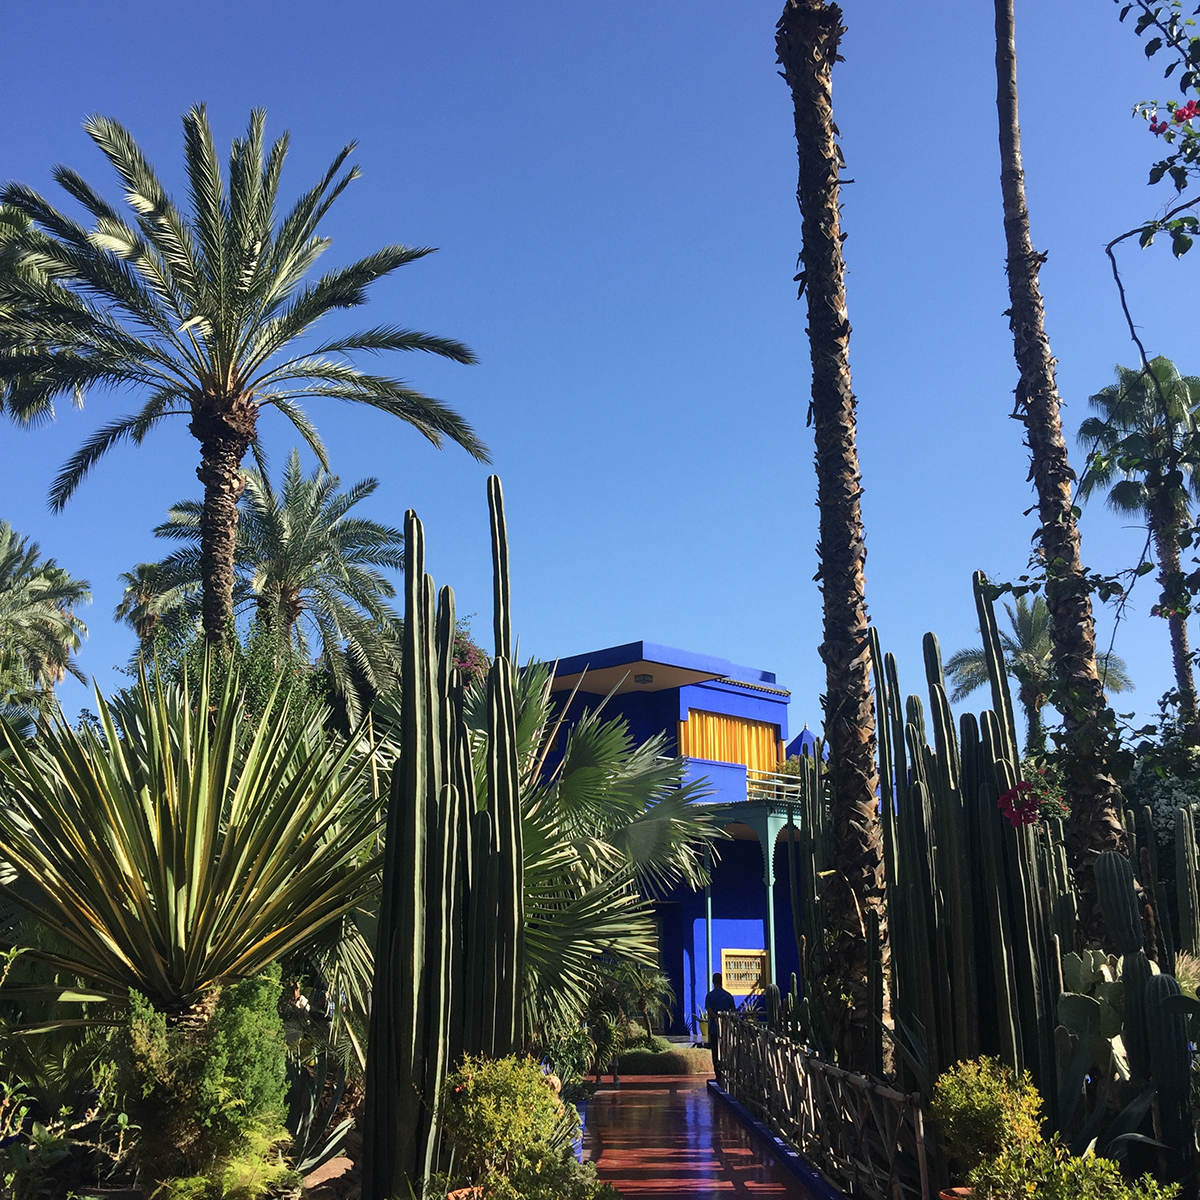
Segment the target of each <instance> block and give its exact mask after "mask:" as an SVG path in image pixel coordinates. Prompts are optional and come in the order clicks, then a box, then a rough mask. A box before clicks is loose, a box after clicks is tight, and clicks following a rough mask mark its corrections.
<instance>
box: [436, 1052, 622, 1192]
mask: <svg viewBox="0 0 1200 1200" xmlns="http://www.w3.org/2000/svg"><path fill="white" fill-rule="evenodd" d="M443 1097H444V1099H443V1105H442V1109H443V1121H444V1130H445V1133H446V1136H447V1138H448V1139H449V1141H450V1144H451V1146H452V1147H453V1149H454V1154H455V1162H456V1164H458V1168H459V1169H460V1170H461V1171H462V1173H463V1177H464V1178H465V1179H466V1180H467V1181H469V1183H470V1184H472V1185H475V1186H480V1187H482V1188H483V1194H484V1196H485V1197H487V1198H488V1200H560V1197H561V1198H565V1200H601V1198H604V1197H614V1198H615V1197H616V1196H617V1193H616V1192H615V1191H614V1190H613V1189H612V1188H610V1187H608V1186H607V1185H603V1184H598V1183H597V1182H596V1179H595V1169H594V1168H593V1167H590V1166H589V1167H582V1166H580V1164H579V1163H577V1162H576V1161H575V1156H574V1154H573V1152H572V1148H571V1147H572V1141H573V1139H574V1138H575V1136H576V1134H577V1132H578V1128H579V1118H578V1116H577V1115H576V1113H575V1110H574V1109H573V1108H570V1107H568V1106H567V1105H564V1104H563V1103H562V1101H561V1100H560V1099H559V1097H558V1094H557V1092H556V1090H555V1087H554V1081H553V1080H551V1079H549V1078H548V1077H547V1076H546V1075H544V1074H543V1073H542V1069H541V1068H540V1067H539V1066H538V1065H537V1063H536V1062H534V1061H533V1059H531V1058H524V1059H522V1058H517V1057H515V1056H510V1057H508V1058H500V1059H485V1058H471V1057H468V1058H466V1059H464V1060H463V1063H462V1065H461V1066H460V1067H459V1068H458V1069H457V1070H456V1071H454V1072H452V1073H451V1074H450V1075H449V1076H447V1079H446V1086H445V1090H444V1093H443Z"/></svg>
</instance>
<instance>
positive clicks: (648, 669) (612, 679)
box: [550, 658, 721, 696]
mask: <svg viewBox="0 0 1200 1200" xmlns="http://www.w3.org/2000/svg"><path fill="white" fill-rule="evenodd" d="M647 675H648V676H649V677H650V679H649V682H642V683H638V682H637V680H638V679H639V678H643V677H644V676H647ZM719 678H721V677H720V676H719V675H715V674H713V673H712V672H711V671H696V670H689V669H688V668H687V667H677V666H674V665H672V664H670V663H661V662H655V661H654V660H652V659H648V658H640V659H638V660H637V661H636V662H631V663H622V664H620V665H619V666H615V667H595V668H591V669H588V670H586V671H575V672H573V673H572V674H570V675H555V676H554V682H553V683H552V684H551V685H550V690H551V691H553V692H561V691H565V690H567V689H568V688H573V687H574V686H575V685H576V684H577V683H579V682H580V681H581V680H582V683H583V686H582V688H581V689H580V690H581V691H585V692H588V693H590V694H592V695H598V696H607V695H608V694H609V693H610V692H615V693H616V694H617V695H618V696H620V695H623V694H624V693H626V692H661V691H663V690H665V689H666V688H678V687H685V686H686V685H687V684H689V683H707V682H708V681H709V680H710V679H719Z"/></svg>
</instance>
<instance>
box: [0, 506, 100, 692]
mask: <svg viewBox="0 0 1200 1200" xmlns="http://www.w3.org/2000/svg"><path fill="white" fill-rule="evenodd" d="M91 598H92V596H91V592H90V591H89V585H88V583H87V581H86V580H83V579H73V578H72V577H71V576H70V575H69V574H68V573H67V572H66V571H64V570H63V569H62V568H61V567H60V566H59V565H58V564H57V563H56V562H55V561H54V559H52V558H49V559H43V558H42V557H41V547H40V546H38V544H37V543H36V542H31V541H29V539H28V538H24V537H22V536H21V535H20V534H18V533H17V532H16V531H15V530H14V529H13V528H12V526H11V525H9V524H8V523H7V522H5V521H0V700H5V701H7V702H9V703H17V704H21V703H30V702H39V701H40V700H42V699H43V698H45V697H46V696H47V695H48V694H49V693H50V692H52V691H53V689H54V685H55V684H56V683H59V682H60V681H61V680H62V679H63V677H64V676H65V675H67V674H68V673H69V674H71V675H74V676H75V677H76V678H77V679H83V675H82V673H81V672H80V670H79V668H78V667H77V666H76V665H75V661H74V658H73V657H72V656H73V655H74V653H75V652H76V651H77V650H78V649H79V647H80V644H81V642H82V639H83V638H84V637H86V636H87V626H86V625H84V623H83V622H82V621H81V620H80V619H79V617H77V616H76V615H75V607H76V606H77V605H80V604H86V603H88V602H89V601H90V600H91Z"/></svg>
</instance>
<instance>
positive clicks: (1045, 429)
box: [995, 0, 1127, 944]
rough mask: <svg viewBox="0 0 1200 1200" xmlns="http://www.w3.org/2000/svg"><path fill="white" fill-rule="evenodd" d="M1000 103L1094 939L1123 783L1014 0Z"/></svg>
mask: <svg viewBox="0 0 1200 1200" xmlns="http://www.w3.org/2000/svg"><path fill="white" fill-rule="evenodd" d="M995 19H996V111H997V116H998V122H999V133H1000V191H1001V199H1002V203H1003V211H1004V237H1005V246H1006V252H1007V253H1006V261H1005V268H1006V271H1007V274H1008V296H1009V310H1008V312H1009V327H1010V329H1011V330H1012V336H1013V353H1014V356H1015V358H1016V362H1017V370H1018V374H1019V377H1018V380H1017V387H1016V408H1015V410H1014V414H1013V415H1014V416H1016V417H1017V418H1018V419H1019V420H1020V421H1021V423H1022V424H1023V425H1024V426H1025V439H1026V443H1027V445H1028V446H1029V460H1030V472H1029V475H1030V479H1031V480H1032V482H1033V485H1034V489H1035V491H1036V493H1037V512H1038V530H1037V534H1036V539H1037V541H1036V544H1037V546H1038V553H1039V555H1040V557H1041V560H1042V562H1043V563H1044V564H1045V568H1046V595H1047V602H1048V608H1049V612H1050V640H1051V659H1052V662H1053V664H1054V674H1053V694H1054V699H1055V701H1056V703H1057V704H1058V705H1059V708H1060V711H1061V712H1062V716H1063V735H1064V736H1063V743H1062V750H1063V770H1064V774H1065V777H1066V784H1067V790H1068V792H1069V794H1070V797H1071V818H1070V820H1069V821H1068V822H1067V844H1068V846H1069V848H1070V853H1071V865H1072V867H1073V868H1074V870H1075V878H1076V881H1077V883H1078V884H1079V888H1080V892H1081V904H1080V907H1079V927H1080V931H1081V932H1082V934H1083V936H1084V938H1085V940H1086V941H1087V942H1089V943H1090V944H1097V943H1098V942H1099V941H1100V940H1101V939H1102V937H1103V921H1102V919H1101V917H1100V912H1099V909H1098V907H1097V906H1096V903H1095V900H1094V897H1095V885H1094V882H1093V878H1092V867H1093V864H1094V863H1095V860H1096V858H1097V857H1098V856H1099V855H1100V854H1101V853H1102V852H1103V851H1105V850H1116V851H1118V852H1120V853H1122V854H1124V853H1125V852H1126V849H1127V842H1126V837H1125V829H1124V826H1123V825H1122V823H1121V818H1120V807H1121V803H1122V801H1121V793H1120V789H1119V788H1118V787H1117V781H1116V778H1115V776H1114V773H1113V770H1114V759H1115V757H1116V755H1117V753H1118V751H1119V745H1118V740H1117V735H1116V719H1115V717H1114V715H1113V712H1112V709H1111V708H1109V705H1108V699H1107V697H1106V696H1105V694H1104V685H1103V683H1102V682H1101V679H1100V668H1099V663H1098V662H1097V655H1096V623H1095V620H1094V618H1093V615H1092V599H1091V592H1090V588H1089V585H1088V580H1087V572H1086V571H1085V569H1084V565H1083V559H1082V555H1081V552H1080V540H1079V525H1078V522H1077V520H1076V510H1075V498H1074V496H1073V495H1072V492H1073V485H1074V482H1075V473H1074V471H1073V470H1072V469H1071V464H1070V462H1069V461H1068V459H1067V444H1066V441H1065V440H1064V438H1063V432H1062V415H1061V411H1060V410H1061V401H1060V399H1059V395H1058V384H1057V382H1056V380H1055V376H1054V355H1053V353H1052V352H1051V349H1050V339H1049V337H1048V336H1047V334H1046V310H1045V305H1044V304H1043V302H1042V292H1041V285H1040V283H1039V281H1038V273H1039V271H1040V269H1041V264H1042V263H1043V261H1044V260H1045V256H1044V255H1042V254H1039V253H1038V252H1037V251H1036V250H1035V249H1034V247H1033V235H1032V232H1031V230H1030V225H1029V208H1028V205H1027V204H1026V199H1025V168H1024V165H1023V162H1022V159H1021V125H1020V120H1019V117H1018V112H1017V50H1016V18H1015V15H1014V10H1013V0H995Z"/></svg>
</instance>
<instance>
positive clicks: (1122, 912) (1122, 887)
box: [1095, 850, 1146, 955]
mask: <svg viewBox="0 0 1200 1200" xmlns="http://www.w3.org/2000/svg"><path fill="white" fill-rule="evenodd" d="M1095 871H1096V898H1097V900H1099V902H1100V912H1101V913H1102V914H1103V916H1104V925H1105V928H1106V929H1107V930H1108V936H1109V937H1110V938H1111V939H1112V943H1113V945H1114V946H1115V947H1116V950H1117V953H1118V954H1121V955H1125V954H1136V953H1137V952H1138V951H1139V950H1140V949H1141V948H1142V946H1143V944H1144V943H1145V940H1146V935H1145V930H1144V928H1143V926H1142V910H1141V905H1140V904H1139V903H1138V897H1137V890H1136V888H1135V885H1134V878H1133V865H1132V864H1131V863H1130V861H1129V859H1127V858H1126V857H1125V856H1124V855H1123V854H1118V853H1117V852H1116V851H1115V850H1105V851H1104V852H1103V853H1102V854H1101V855H1100V857H1099V858H1097V859H1096V868H1095Z"/></svg>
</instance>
